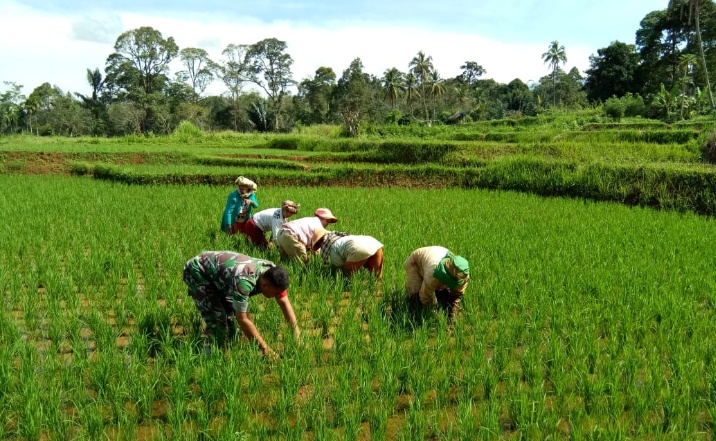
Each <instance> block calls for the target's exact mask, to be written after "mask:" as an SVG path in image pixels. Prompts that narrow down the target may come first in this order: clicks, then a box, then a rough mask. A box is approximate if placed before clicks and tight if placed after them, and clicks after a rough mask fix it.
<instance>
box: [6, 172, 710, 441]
mask: <svg viewBox="0 0 716 441" xmlns="http://www.w3.org/2000/svg"><path fill="white" fill-rule="evenodd" d="M0 185H1V186H2V189H3V191H2V192H0V219H1V221H2V224H3V227H2V228H1V229H0V267H1V268H3V271H0V292H1V293H2V300H3V302H4V304H3V306H4V307H3V308H0V438H1V439H10V440H54V439H57V440H60V439H61V440H64V439H77V440H97V439H110V440H137V439H141V440H183V439H186V440H196V439H205V440H253V439H276V440H284V439H289V440H332V439H349V440H350V439H356V440H414V439H441V440H442V439H485V440H493V439H510V440H515V439H575V440H580V439H590V440H601V439H603V440H614V439H627V438H629V439H648V440H655V439H674V440H683V439H702V440H711V439H713V438H714V430H715V424H716V421H715V420H714V418H716V414H715V413H716V369H715V367H716V366H715V364H716V359H715V358H716V345H715V343H716V336H715V335H714V332H713V329H714V319H715V318H716V317H715V314H714V312H715V311H714V308H716V253H714V250H713V244H714V240H713V238H714V237H715V236H716V223H715V222H714V220H713V219H712V218H707V217H699V216H697V215H693V214H690V213H675V212H667V211H662V212H659V211H654V210H649V209H641V208H629V207H625V206H622V205H617V204H610V203H596V202H589V201H583V200H580V199H561V198H549V199H544V198H540V197H538V196H534V195H526V194H518V193H511V192H500V191H492V192H490V191H484V190H464V189H440V190H431V189H429V188H425V189H398V188H392V189H380V188H370V189H363V188H360V187H357V188H329V187H311V188H301V187H289V186H285V187H278V186H277V187H260V188H259V192H258V193H257V196H258V199H259V203H260V205H261V208H269V207H277V206H279V204H280V202H281V200H283V199H288V198H290V199H293V200H295V201H297V202H300V203H301V204H302V212H301V213H300V214H301V215H310V214H311V213H312V212H313V210H315V208H318V207H321V206H326V207H329V208H330V209H331V210H332V211H333V213H334V214H335V215H336V216H338V217H339V219H340V222H339V223H338V224H336V225H335V229H337V230H341V231H348V232H351V233H354V234H367V235H372V236H374V237H376V238H377V239H378V240H380V241H381V242H383V243H384V244H385V258H386V260H385V269H384V279H383V281H382V283H381V284H377V283H376V282H375V281H374V280H371V279H370V277H368V275H366V274H360V273H359V274H358V276H357V277H355V278H354V279H353V280H350V281H348V280H346V279H344V278H343V277H342V276H341V275H340V274H336V273H333V272H331V271H328V270H326V269H325V268H322V267H321V265H320V263H319V262H318V261H313V262H311V263H310V265H309V266H308V268H302V267H299V266H297V265H294V264H288V265H287V268H288V270H289V273H290V275H291V288H290V289H289V295H290V298H291V301H292V304H293V307H294V309H295V310H296V314H297V316H298V319H299V326H300V327H301V329H302V338H301V341H300V342H296V341H295V340H294V339H293V337H292V333H291V331H290V329H288V327H287V326H286V324H285V323H284V320H283V317H282V316H281V313H280V310H279V309H278V307H277V306H276V305H275V304H274V303H273V302H270V301H268V300H267V299H264V298H262V297H260V296H259V297H255V298H253V299H252V301H251V309H250V311H251V313H252V317H253V320H254V322H255V323H256V326H257V328H258V329H259V330H260V331H261V333H262V334H263V336H264V338H265V339H266V341H267V343H268V344H269V345H271V346H272V347H273V348H274V349H276V350H277V352H279V354H280V355H281V358H280V359H278V360H276V361H270V360H267V359H264V358H263V357H262V356H261V355H260V354H259V352H258V351H257V349H256V347H255V346H253V345H252V344H250V343H249V342H247V341H246V340H245V339H244V338H239V339H237V341H235V342H233V344H232V345H231V346H230V347H229V348H228V349H226V350H225V351H221V350H216V351H214V352H212V353H211V354H210V355H208V356H207V355H204V352H203V350H202V342H201V320H200V316H199V314H198V312H197V311H196V310H195V307H194V305H193V303H192V302H191V301H190V299H189V298H188V297H187V294H186V288H185V286H184V284H183V282H182V280H181V271H182V268H183V265H184V263H185V262H186V261H187V260H188V259H189V258H191V257H193V256H194V255H196V254H198V253H199V252H201V251H204V250H222V249H232V250H237V251H240V252H244V253H246V254H249V255H253V256H255V257H262V258H268V259H271V260H274V261H278V253H277V252H276V251H275V250H269V251H261V250H257V249H254V248H253V247H251V246H249V245H247V244H246V243H245V242H243V241H242V240H240V239H237V238H229V237H227V236H224V235H223V234H220V232H219V230H218V227H219V218H220V215H221V211H222V209H223V206H224V203H225V201H226V196H227V195H228V193H229V192H230V191H231V188H230V187H229V186H226V187H209V186H198V185H197V186H169V185H152V186H129V185H123V184H118V183H112V182H105V181H97V180H92V179H89V178H85V177H67V176H29V175H0ZM426 245H443V246H446V247H448V248H450V249H451V250H452V251H454V252H456V253H458V254H461V255H463V256H465V257H466V258H467V259H468V260H469V261H470V263H471V268H472V274H473V280H472V283H471V285H470V287H469V288H468V291H467V294H466V298H465V301H464V302H463V305H464V306H463V310H462V311H461V312H460V313H459V314H458V317H457V319H456V321H455V322H454V323H452V324H448V323H447V322H446V320H445V317H444V316H443V315H441V314H440V313H437V312H431V311H427V312H424V313H421V314H415V313H412V312H410V311H409V310H408V309H407V307H406V304H405V298H404V292H403V283H404V280H405V277H404V273H403V269H402V262H403V260H404V259H405V258H406V257H407V256H408V254H409V253H410V252H411V251H413V250H414V249H416V248H418V247H422V246H426Z"/></svg>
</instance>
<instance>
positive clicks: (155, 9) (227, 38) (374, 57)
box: [0, 0, 668, 95]
mask: <svg viewBox="0 0 716 441" xmlns="http://www.w3.org/2000/svg"><path fill="white" fill-rule="evenodd" d="M667 3H668V0H601V1H594V0H590V1H582V0H571V1H570V0H501V1H499V2H495V1H476V0H472V1H469V0H452V1H422V0H414V1H404V0H397V1H389V0H382V1H381V0H353V1H340V0H333V1H317V0H291V1H275V0H252V1H245V0H235V1H228V0H201V1H196V0H192V1H186V0H172V1H169V0H158V1H157V0H145V1H138V0H126V1H114V0H95V1H89V0H24V1H23V2H22V3H20V2H17V1H15V0H0V41H2V42H3V43H2V45H0V59H2V60H3V62H2V63H0V81H12V82H15V83H17V84H21V85H23V86H24V87H23V92H24V93H25V94H26V95H27V94H29V93H30V92H31V91H32V90H33V89H34V88H35V87H37V86H39V85H40V84H42V83H43V82H49V83H51V84H55V85H57V86H59V87H60V88H61V89H63V90H65V91H72V92H74V91H77V92H82V93H86V92H87V89H88V86H87V84H86V80H85V72H86V69H87V68H91V69H94V68H96V67H98V68H100V70H102V71H103V70H104V65H105V60H106V58H107V56H109V55H110V54H111V53H112V52H113V45H114V42H115V41H116V39H117V37H118V36H119V35H120V34H121V33H122V32H124V31H127V30H129V29H134V28H137V27H140V26H151V27H153V28H155V29H157V30H159V31H160V32H161V33H162V35H163V36H164V37H165V38H166V37H170V36H171V37H174V39H175V40H176V42H177V44H178V45H179V46H180V47H181V48H184V47H201V48H203V49H206V50H207V51H208V52H209V54H210V56H211V57H212V58H214V59H215V60H217V61H220V60H221V51H222V50H223V49H224V48H225V47H226V46H227V45H228V44H229V43H236V44H251V43H255V42H256V41H259V40H261V39H263V38H269V37H275V38H279V39H281V40H284V41H286V42H287V44H288V53H289V54H290V55H291V57H292V58H293V60H294V65H293V73H294V79H296V80H301V79H303V78H306V77H311V76H312V75H313V73H314V72H315V70H316V69H317V68H318V67H320V66H329V67H331V68H333V70H334V71H336V73H337V75H339V76H340V74H341V72H342V71H343V70H344V69H346V68H347V67H348V66H349V64H350V62H351V61H352V60H353V59H355V58H357V57H360V58H361V60H362V61H363V65H364V66H365V71H366V72H368V73H371V74H374V75H376V76H379V77H380V76H382V74H383V72H384V71H385V70H386V69H389V68H391V67H397V68H398V69H400V70H403V71H405V70H407V69H408V63H409V62H410V60H411V59H412V57H413V56H415V54H417V53H418V51H420V50H422V51H424V52H425V53H426V54H427V55H430V56H432V57H433V63H434V65H435V67H436V69H437V70H438V71H439V72H440V74H441V76H442V77H444V78H448V77H452V76H455V75H457V74H459V73H460V69H459V67H460V65H461V64H463V63H464V62H465V61H476V62H478V63H479V64H481V65H482V66H483V67H484V68H485V69H486V71H487V73H486V74H485V76H484V78H493V79H495V80H496V81H499V82H503V83H507V82H509V81H511V80H512V79H514V78H520V79H522V80H523V81H525V82H528V81H530V80H532V81H536V80H538V79H539V78H540V77H541V76H544V75H547V74H548V73H549V68H548V66H547V65H545V64H544V62H543V61H542V59H541V55H542V53H543V52H545V51H546V50H547V47H548V45H549V43H550V42H551V41H553V40H557V41H559V43H560V44H561V45H564V46H565V49H566V52H567V59H568V61H567V63H566V65H565V66H563V68H564V69H565V70H569V69H571V68H572V67H577V68H578V69H579V70H580V71H584V70H585V69H587V68H588V67H589V55H591V54H596V51H597V49H599V48H602V47H606V46H608V45H609V43H610V42H612V41H615V40H619V41H623V42H626V43H634V34H635V32H636V30H637V29H638V28H639V22H640V21H641V19H642V18H644V16H645V15H646V14H647V13H648V12H650V11H653V10H657V9H664V8H666V5H667ZM172 67H173V69H172V71H173V72H175V71H176V70H179V66H178V65H173V66H172ZM2 89H4V87H3V85H2V84H0V90H2ZM223 91H224V88H223V86H222V85H221V84H219V83H218V82H217V83H215V84H213V85H212V86H211V88H210V89H209V92H210V93H212V94H219V93H222V92H223Z"/></svg>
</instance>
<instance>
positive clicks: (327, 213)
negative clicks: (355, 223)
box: [315, 208, 338, 224]
mask: <svg viewBox="0 0 716 441" xmlns="http://www.w3.org/2000/svg"><path fill="white" fill-rule="evenodd" d="M315 215H316V216H318V217H320V218H321V219H325V220H327V221H328V222H329V223H332V224H334V223H336V222H338V218H337V217H335V216H334V215H333V213H331V210H329V209H328V208H319V209H318V210H316V213H315Z"/></svg>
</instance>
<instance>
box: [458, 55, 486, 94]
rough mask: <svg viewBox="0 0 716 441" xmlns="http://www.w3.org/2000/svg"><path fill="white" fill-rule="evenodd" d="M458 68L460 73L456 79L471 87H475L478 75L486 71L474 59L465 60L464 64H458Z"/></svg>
mask: <svg viewBox="0 0 716 441" xmlns="http://www.w3.org/2000/svg"><path fill="white" fill-rule="evenodd" d="M460 69H462V73H460V75H458V76H457V78H456V79H457V80H458V81H460V82H461V83H463V84H465V85H467V86H469V87H471V88H474V87H476V85H477V81H478V80H479V79H480V77H481V76H483V75H485V73H487V71H486V70H485V68H484V67H482V66H481V65H479V64H477V62H475V61H466V62H465V64H463V65H462V66H460Z"/></svg>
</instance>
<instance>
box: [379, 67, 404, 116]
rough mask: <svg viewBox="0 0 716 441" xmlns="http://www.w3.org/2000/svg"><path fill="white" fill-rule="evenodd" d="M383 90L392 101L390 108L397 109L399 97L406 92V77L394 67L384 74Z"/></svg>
mask: <svg viewBox="0 0 716 441" xmlns="http://www.w3.org/2000/svg"><path fill="white" fill-rule="evenodd" d="M383 89H385V97H386V98H387V99H388V100H389V101H390V106H391V107H392V108H395V102H396V101H397V100H398V97H399V96H400V95H401V94H402V93H403V92H405V75H404V74H403V72H401V71H399V70H398V69H396V68H394V67H392V68H390V69H387V70H386V71H385V72H384V73H383Z"/></svg>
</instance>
